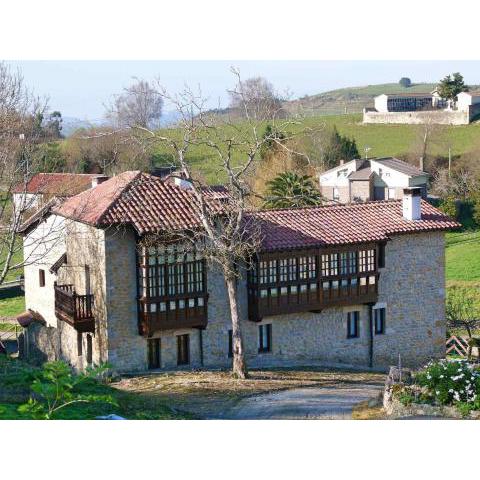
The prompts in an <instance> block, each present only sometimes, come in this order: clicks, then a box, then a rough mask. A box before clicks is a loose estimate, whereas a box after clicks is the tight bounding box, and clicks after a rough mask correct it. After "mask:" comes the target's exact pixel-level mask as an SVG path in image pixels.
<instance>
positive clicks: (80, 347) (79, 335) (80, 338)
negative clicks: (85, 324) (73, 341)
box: [77, 332, 83, 357]
mask: <svg viewBox="0 0 480 480" xmlns="http://www.w3.org/2000/svg"><path fill="white" fill-rule="evenodd" d="M82 344H83V336H82V332H77V354H78V356H79V357H81V356H82V355H83V345H82Z"/></svg>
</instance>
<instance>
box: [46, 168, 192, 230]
mask: <svg viewBox="0 0 480 480" xmlns="http://www.w3.org/2000/svg"><path fill="white" fill-rule="evenodd" d="M53 212H54V213H57V214H59V215H62V216H64V217H67V218H72V219H74V220H78V221H80V222H84V223H88V224H90V225H94V226H98V227H103V226H108V225H113V224H131V225H132V226H133V227H134V228H135V229H136V230H137V232H138V233H139V234H145V233H158V232H161V231H166V230H167V231H175V230H177V231H178V230H185V229H189V228H196V227H198V226H199V219H198V216H197V214H196V212H197V209H196V208H195V197H194V195H193V194H192V192H191V191H189V190H185V189H183V188H180V187H179V186H177V185H174V184H172V183H169V182H164V181H162V180H161V179H160V178H158V177H155V176H152V175H149V174H146V173H141V172H138V171H133V172H124V173H122V174H120V175H117V176H116V177H113V178H111V179H110V180H107V181H106V182H104V183H102V184H100V185H98V186H97V187H95V188H93V189H91V190H88V191H86V192H83V193H81V194H79V195H76V196H75V197H72V198H69V199H67V200H66V201H65V202H64V203H62V205H60V206H59V207H58V208H54V209H53Z"/></svg>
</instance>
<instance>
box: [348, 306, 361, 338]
mask: <svg viewBox="0 0 480 480" xmlns="http://www.w3.org/2000/svg"><path fill="white" fill-rule="evenodd" d="M352 322H353V333H352V328H350V326H351V325H352ZM359 337H360V312H359V311H358V310H354V311H351V312H348V313H347V338H359Z"/></svg>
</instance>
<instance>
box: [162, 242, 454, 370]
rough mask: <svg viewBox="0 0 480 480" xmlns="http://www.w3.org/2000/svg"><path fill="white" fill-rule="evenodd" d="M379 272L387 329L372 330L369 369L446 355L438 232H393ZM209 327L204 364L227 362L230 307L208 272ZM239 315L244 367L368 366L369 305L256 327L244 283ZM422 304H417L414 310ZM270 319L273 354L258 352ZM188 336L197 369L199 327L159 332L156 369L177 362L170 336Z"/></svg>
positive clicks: (221, 287) (292, 317)
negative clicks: (354, 323) (353, 331)
mask: <svg viewBox="0 0 480 480" xmlns="http://www.w3.org/2000/svg"><path fill="white" fill-rule="evenodd" d="M385 265H386V266H385V268H382V269H380V281H379V301H378V303H377V305H376V306H374V307H373V308H376V307H379V308H380V307H384V308H386V330H385V333H384V334H381V335H374V338H373V366H374V367H376V368H386V367H388V366H389V365H391V364H392V363H397V362H398V356H399V355H400V356H401V359H402V363H403V364H404V365H407V366H412V367H415V366H419V365H421V364H423V363H425V362H427V361H428V360H429V359H431V358H440V357H443V356H444V355H445V330H446V323H445V312H444V295H445V290H444V281H445V278H444V268H445V265H444V240H443V233H424V234H415V235H404V236H395V237H394V238H393V239H392V240H391V241H390V242H388V243H387V245H386V248H385ZM208 291H209V295H210V297H209V303H208V318H209V320H208V327H207V328H206V330H205V331H203V332H202V337H203V338H202V340H203V366H205V367H207V368H209V367H229V366H230V365H231V359H230V358H229V357H228V330H229V329H230V320H229V306H228V299H227V294H226V287H225V285H224V282H223V279H222V277H221V275H219V274H218V273H217V274H213V272H211V271H210V272H209V277H208ZM238 296H239V299H240V302H241V303H240V314H241V319H242V332H243V339H244V343H245V345H244V346H245V352H246V358H247V362H248V364H249V365H250V366H254V367H260V366H281V365H309V364H328V365H348V366H363V367H365V366H368V364H369V354H370V331H369V318H370V316H369V315H370V313H369V307H368V306H365V305H357V306H349V307H343V308H330V309H326V310H324V311H322V312H321V313H302V314H291V315H278V316H274V317H266V318H264V319H263V320H262V322H260V324H257V323H253V322H250V321H249V320H248V319H247V315H248V312H247V310H248V308H247V293H246V284H245V282H243V281H242V282H241V283H240V284H239V292H238ZM419 305H421V308H419ZM349 311H359V312H360V332H359V333H360V335H359V337H358V338H347V313H348V312H349ZM268 323H271V324H272V351H271V352H269V353H258V327H259V325H261V324H268ZM182 333H190V346H191V350H192V354H191V362H192V365H191V366H192V367H195V366H198V365H199V362H200V356H199V350H198V345H199V335H200V334H199V332H198V331H197V330H189V331H172V332H162V333H161V334H160V335H159V337H160V338H161V358H162V363H161V366H162V368H172V367H175V365H176V348H177V345H176V335H180V334H182Z"/></svg>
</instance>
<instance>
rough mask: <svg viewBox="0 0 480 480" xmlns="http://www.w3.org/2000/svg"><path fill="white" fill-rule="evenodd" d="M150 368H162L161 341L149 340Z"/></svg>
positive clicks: (157, 339) (156, 339)
mask: <svg viewBox="0 0 480 480" xmlns="http://www.w3.org/2000/svg"><path fill="white" fill-rule="evenodd" d="M147 346H148V368H149V369H150V370H151V369H154V368H160V339H159V338H149V339H148V345H147Z"/></svg>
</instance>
